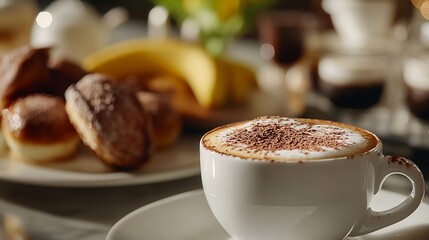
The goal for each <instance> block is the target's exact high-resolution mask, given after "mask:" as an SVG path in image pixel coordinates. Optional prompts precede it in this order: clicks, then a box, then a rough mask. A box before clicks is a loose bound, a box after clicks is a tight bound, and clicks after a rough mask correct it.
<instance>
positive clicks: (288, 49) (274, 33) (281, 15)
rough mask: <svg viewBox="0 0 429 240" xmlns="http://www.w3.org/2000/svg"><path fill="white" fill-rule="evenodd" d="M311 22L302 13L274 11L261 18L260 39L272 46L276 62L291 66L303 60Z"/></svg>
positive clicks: (306, 14) (306, 15)
mask: <svg viewBox="0 0 429 240" xmlns="http://www.w3.org/2000/svg"><path fill="white" fill-rule="evenodd" d="M310 21H311V16H310V15H309V14H308V13H306V12H302V11H274V12H268V13H266V14H263V15H262V16H261V17H260V19H259V39H260V41H261V43H262V44H270V45H271V46H272V48H273V50H274V52H273V56H272V60H273V61H274V62H276V63H278V64H280V65H285V66H290V65H291V64H293V63H295V62H296V61H297V60H299V59H300V58H301V56H302V55H303V53H304V51H305V43H304V38H305V33H306V30H307V28H308V26H309V25H310V24H311V22H310Z"/></svg>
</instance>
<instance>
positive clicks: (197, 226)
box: [107, 190, 429, 240]
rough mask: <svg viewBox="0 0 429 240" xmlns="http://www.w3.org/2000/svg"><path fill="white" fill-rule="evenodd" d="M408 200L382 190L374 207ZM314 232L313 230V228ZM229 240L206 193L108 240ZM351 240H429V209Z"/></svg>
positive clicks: (132, 220)
mask: <svg viewBox="0 0 429 240" xmlns="http://www.w3.org/2000/svg"><path fill="white" fill-rule="evenodd" d="M403 199H405V196H404V195H401V194H398V193H394V192H390V191H387V190H382V191H381V192H380V194H379V195H377V196H376V198H375V199H374V201H373V204H372V205H371V206H372V207H373V209H376V210H383V209H387V208H390V207H392V206H395V205H396V204H398V203H399V202H401V201H402V200H403ZM309 231H311V228H309ZM141 239H151V240H170V239H172V240H173V239H174V240H202V239H204V240H227V239H230V236H229V235H228V234H227V233H226V232H225V231H224V230H223V228H222V227H221V226H220V225H219V223H218V222H217V221H216V219H215V217H214V216H213V214H212V213H211V211H210V209H209V206H208V204H207V201H206V199H205V197H204V194H203V191H202V190H196V191H191V192H187V193H182V194H179V195H176V196H172V197H169V198H166V199H163V200H160V201H157V202H154V203H151V204H149V205H146V206H144V207H142V208H139V209H137V210H136V211H134V212H132V213H130V214H128V215H127V216H125V217H124V218H122V219H121V220H119V222H117V223H116V224H115V225H114V226H113V227H112V229H111V230H110V231H109V233H108V235H107V240H141ZM347 239H348V240H427V239H429V205H428V204H426V203H422V204H421V205H420V207H419V208H418V209H417V210H416V211H415V212H414V213H413V214H412V215H411V216H409V217H408V218H406V219H404V220H403V221H401V222H399V223H396V224H394V225H391V226H389V227H387V228H384V229H382V230H379V231H376V232H374V233H371V234H368V235H365V236H361V237H355V238H347Z"/></svg>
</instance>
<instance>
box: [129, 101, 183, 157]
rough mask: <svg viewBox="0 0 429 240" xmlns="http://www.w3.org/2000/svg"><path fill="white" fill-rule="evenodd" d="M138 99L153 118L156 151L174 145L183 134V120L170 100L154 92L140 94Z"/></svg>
mask: <svg viewBox="0 0 429 240" xmlns="http://www.w3.org/2000/svg"><path fill="white" fill-rule="evenodd" d="M137 98H138V99H139V101H140V103H141V104H142V105H143V108H144V109H145V111H146V112H147V113H148V115H149V116H150V117H151V123H152V126H153V141H154V145H155V149H162V148H165V147H168V146H170V145H171V144H173V143H174V142H175V141H176V140H177V138H178V137H179V135H180V133H181V130H182V118H181V116H180V114H179V112H178V111H177V110H176V109H175V108H174V106H173V103H172V102H171V100H170V98H168V97H167V96H165V95H164V94H161V93H152V92H139V93H137Z"/></svg>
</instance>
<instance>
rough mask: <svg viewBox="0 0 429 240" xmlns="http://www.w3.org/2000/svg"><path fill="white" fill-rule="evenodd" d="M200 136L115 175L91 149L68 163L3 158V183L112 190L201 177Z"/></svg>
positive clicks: (186, 137) (183, 139) (0, 170)
mask: <svg viewBox="0 0 429 240" xmlns="http://www.w3.org/2000/svg"><path fill="white" fill-rule="evenodd" d="M199 138H200V137H199V136H197V135H183V136H181V138H180V139H179V141H177V143H176V144H175V145H173V146H172V147H170V148H168V149H165V150H163V151H160V152H157V153H155V154H153V156H152V157H151V159H150V161H149V162H147V163H145V164H143V165H142V166H141V167H140V168H139V169H137V170H135V171H130V172H126V171H113V170H112V169H111V168H109V167H107V166H106V165H105V164H103V163H102V162H101V161H100V160H98V159H97V158H96V157H95V156H94V155H93V154H92V153H90V152H89V151H88V150H87V149H81V150H80V151H79V153H78V154H77V155H76V156H75V157H74V158H73V159H70V160H68V161H65V162H58V163H52V164H48V165H33V164H28V163H23V162H18V161H14V160H11V159H8V157H7V156H1V157H0V179H1V180H7V181H11V182H17V183H25V184H31V185H42V186H56V187H108V186H120V185H134V184H147V183H154V182H161V181H167V180H174V179H179V178H184V177H190V176H195V175H198V174H199V173H200V165H199V152H198V146H199V145H198V142H199Z"/></svg>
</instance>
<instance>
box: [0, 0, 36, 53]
mask: <svg viewBox="0 0 429 240" xmlns="http://www.w3.org/2000/svg"><path fill="white" fill-rule="evenodd" d="M37 11H38V6H37V3H36V1H34V0H0V54H2V53H4V52H6V51H8V50H11V49H13V48H17V47H20V46H23V45H25V44H28V43H29V42H30V35H31V26H32V25H33V22H34V19H35V17H36V15H37Z"/></svg>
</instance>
